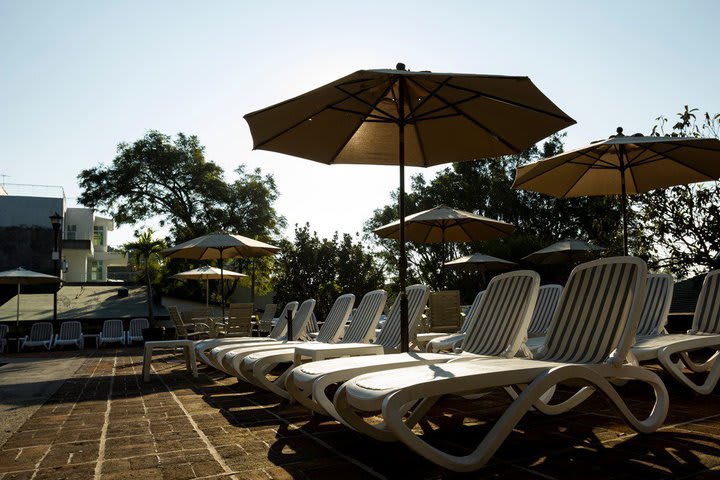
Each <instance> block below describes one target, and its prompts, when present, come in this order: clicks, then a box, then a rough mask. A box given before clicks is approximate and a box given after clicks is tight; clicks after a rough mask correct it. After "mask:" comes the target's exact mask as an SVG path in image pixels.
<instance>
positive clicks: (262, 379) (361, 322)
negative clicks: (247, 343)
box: [241, 290, 387, 399]
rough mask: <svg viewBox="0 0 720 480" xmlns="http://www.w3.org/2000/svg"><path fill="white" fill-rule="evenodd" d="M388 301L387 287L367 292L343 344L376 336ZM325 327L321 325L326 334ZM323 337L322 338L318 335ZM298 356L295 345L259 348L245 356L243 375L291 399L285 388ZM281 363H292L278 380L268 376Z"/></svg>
mask: <svg viewBox="0 0 720 480" xmlns="http://www.w3.org/2000/svg"><path fill="white" fill-rule="evenodd" d="M386 301H387V293H386V292H385V290H374V291H372V292H368V293H366V294H365V295H364V296H363V298H362V300H361V301H360V305H358V308H357V309H355V313H354V314H353V321H352V322H351V323H350V326H349V327H347V329H346V331H345V334H344V335H343V337H342V340H340V341H339V342H337V343H339V344H349V343H353V344H354V343H366V342H367V341H368V340H369V339H370V337H372V335H373V333H374V331H375V326H376V325H377V323H378V320H379V319H380V315H381V314H382V311H383V308H385V302H386ZM323 328H325V325H323ZM323 328H321V329H320V333H321V334H322V332H323ZM318 340H319V339H318ZM294 359H295V347H290V348H283V349H281V350H273V351H266V352H256V353H253V354H251V355H248V356H247V357H245V359H244V360H243V362H242V366H241V373H242V376H243V377H244V378H245V379H247V380H248V381H250V382H252V383H254V384H255V385H257V386H258V387H261V388H264V389H265V390H270V391H271V392H273V393H275V394H277V395H279V396H281V397H283V398H287V399H290V395H289V394H288V393H287V392H286V391H285V388H284V385H285V378H286V376H287V375H288V374H289V373H290V372H291V371H292V369H293V367H294V364H292V362H293V360H294ZM281 363H291V364H290V365H289V366H288V368H287V369H286V370H285V372H283V374H282V375H280V376H279V377H278V378H276V379H275V380H272V381H271V380H270V379H268V378H267V375H268V373H269V372H270V371H271V370H272V369H273V368H275V366H276V365H278V364H281Z"/></svg>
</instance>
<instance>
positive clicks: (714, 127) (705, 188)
mask: <svg viewBox="0 0 720 480" xmlns="http://www.w3.org/2000/svg"><path fill="white" fill-rule="evenodd" d="M698 115H699V111H698V109H697V108H692V109H691V108H688V106H687V105H686V106H685V108H684V110H683V111H682V112H679V113H677V114H676V117H677V121H676V122H675V123H673V124H672V125H671V122H670V121H669V120H668V118H667V117H663V116H661V117H658V118H657V119H656V124H655V126H654V127H653V130H652V134H653V135H656V136H660V135H669V136H673V137H715V138H718V137H720V114H716V115H711V114H709V113H704V114H702V115H700V118H698ZM638 205H639V206H640V211H641V212H642V220H643V227H644V231H643V235H642V238H644V240H645V242H646V244H647V245H646V247H647V248H648V249H650V250H652V252H653V256H654V257H656V259H657V260H656V264H655V266H656V267H657V268H661V269H665V270H668V271H670V272H671V273H673V274H674V275H676V276H678V277H684V276H686V275H688V274H689V273H692V272H693V271H694V270H698V269H699V270H708V269H710V270H711V269H716V268H720V236H719V235H718V232H719V231H720V184H718V182H707V183H701V184H694V185H682V186H677V187H672V188H667V189H659V190H654V191H652V192H649V193H646V194H644V195H639V196H638Z"/></svg>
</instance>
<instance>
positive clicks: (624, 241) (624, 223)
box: [621, 173, 628, 255]
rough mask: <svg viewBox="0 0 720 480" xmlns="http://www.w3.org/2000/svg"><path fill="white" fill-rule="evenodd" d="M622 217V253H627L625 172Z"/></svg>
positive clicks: (623, 175)
mask: <svg viewBox="0 0 720 480" xmlns="http://www.w3.org/2000/svg"><path fill="white" fill-rule="evenodd" d="M622 177H623V178H622V196H621V202H622V217H623V255H627V254H628V233H627V192H626V191H625V174H624V173H623V174H622Z"/></svg>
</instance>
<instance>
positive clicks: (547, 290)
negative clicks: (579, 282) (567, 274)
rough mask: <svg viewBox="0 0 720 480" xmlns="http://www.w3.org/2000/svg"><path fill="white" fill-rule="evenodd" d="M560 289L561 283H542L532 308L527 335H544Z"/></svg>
mask: <svg viewBox="0 0 720 480" xmlns="http://www.w3.org/2000/svg"><path fill="white" fill-rule="evenodd" d="M562 291H563V287H562V285H543V286H542V287H540V292H539V293H538V299H537V303H536V304H535V310H533V316H532V320H530V326H529V327H528V336H541V335H545V332H546V331H547V329H548V327H549V326H550V321H551V320H552V317H553V313H555V307H557V304H558V301H559V300H560V295H561V294H562Z"/></svg>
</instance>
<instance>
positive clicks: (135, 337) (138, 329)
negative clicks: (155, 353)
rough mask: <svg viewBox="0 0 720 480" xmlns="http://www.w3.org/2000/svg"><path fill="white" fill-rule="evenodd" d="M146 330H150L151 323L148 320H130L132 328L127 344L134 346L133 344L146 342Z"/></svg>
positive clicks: (128, 332) (129, 330) (129, 329)
mask: <svg viewBox="0 0 720 480" xmlns="http://www.w3.org/2000/svg"><path fill="white" fill-rule="evenodd" d="M144 328H150V322H148V319H147V318H133V319H132V320H130V327H129V328H128V331H127V344H128V345H132V343H133V342H142V341H144V340H145V339H144V338H143V333H142V331H143V329H144Z"/></svg>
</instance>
